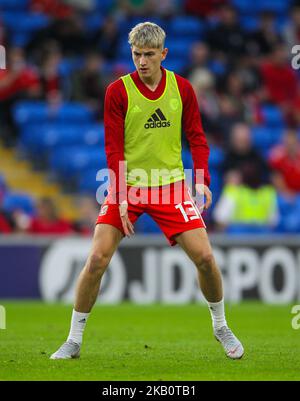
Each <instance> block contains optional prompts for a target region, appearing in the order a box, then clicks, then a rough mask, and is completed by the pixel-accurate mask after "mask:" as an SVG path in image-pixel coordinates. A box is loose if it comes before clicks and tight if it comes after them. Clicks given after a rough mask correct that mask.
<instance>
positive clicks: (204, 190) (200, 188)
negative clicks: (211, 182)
mask: <svg viewBox="0 0 300 401" xmlns="http://www.w3.org/2000/svg"><path fill="white" fill-rule="evenodd" d="M195 187H196V191H197V192H198V194H200V195H204V196H205V203H204V209H205V210H207V209H208V208H209V207H210V206H211V203H212V193H211V191H210V189H209V188H208V186H206V185H204V184H196V185H195Z"/></svg>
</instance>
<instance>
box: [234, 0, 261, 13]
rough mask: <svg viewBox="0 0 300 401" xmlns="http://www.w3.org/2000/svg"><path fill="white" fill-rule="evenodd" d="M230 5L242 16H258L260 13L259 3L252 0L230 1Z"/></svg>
mask: <svg viewBox="0 0 300 401" xmlns="http://www.w3.org/2000/svg"><path fill="white" fill-rule="evenodd" d="M232 5H233V6H234V7H235V8H236V9H237V11H238V12H239V13H242V14H250V13H252V14H258V13H259V11H260V6H259V2H256V1H252V0H232Z"/></svg>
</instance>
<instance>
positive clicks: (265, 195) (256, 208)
mask: <svg viewBox="0 0 300 401" xmlns="http://www.w3.org/2000/svg"><path fill="white" fill-rule="evenodd" d="M241 179H242V183H241V185H234V184H226V185H225V187H224V188H223V192H222V194H221V197H220V199H219V201H218V203H217V205H216V207H215V209H214V212H213V217H214V220H215V222H216V223H217V226H218V229H219V230H224V229H226V231H227V232H231V233H234V232H236V233H239V232H249V231H250V232H251V231H252V232H265V231H268V230H271V229H272V228H273V227H275V225H276V224H277V222H278V210H277V198H276V191H275V189H274V188H273V187H272V186H271V185H266V184H264V183H263V180H262V179H261V176H260V170H259V167H258V166H257V165H256V164H254V163H253V164H248V165H247V166H246V165H243V167H242V170H241Z"/></svg>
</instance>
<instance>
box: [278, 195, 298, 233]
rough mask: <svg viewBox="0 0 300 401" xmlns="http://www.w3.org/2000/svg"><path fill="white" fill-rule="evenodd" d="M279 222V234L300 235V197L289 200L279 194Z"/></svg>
mask: <svg viewBox="0 0 300 401" xmlns="http://www.w3.org/2000/svg"><path fill="white" fill-rule="evenodd" d="M277 205H278V211H279V222H278V225H277V227H276V231H277V232H282V233H300V195H297V196H295V197H294V198H291V199H287V198H285V197H284V196H282V195H280V194H278V196H277Z"/></svg>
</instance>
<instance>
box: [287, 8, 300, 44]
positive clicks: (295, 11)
mask: <svg viewBox="0 0 300 401" xmlns="http://www.w3.org/2000/svg"><path fill="white" fill-rule="evenodd" d="M290 17H291V18H290V20H289V21H288V23H287V25H286V27H285V29H284V39H285V42H286V45H287V47H288V50H289V52H290V50H291V48H292V47H293V46H294V45H297V44H300V2H299V1H298V2H295V3H294V4H293V5H292V7H291V10H290Z"/></svg>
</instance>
